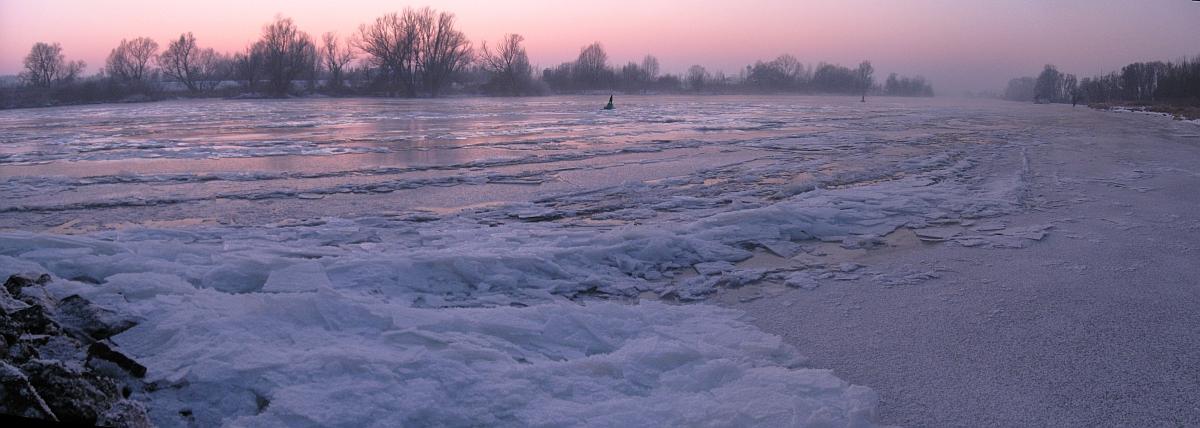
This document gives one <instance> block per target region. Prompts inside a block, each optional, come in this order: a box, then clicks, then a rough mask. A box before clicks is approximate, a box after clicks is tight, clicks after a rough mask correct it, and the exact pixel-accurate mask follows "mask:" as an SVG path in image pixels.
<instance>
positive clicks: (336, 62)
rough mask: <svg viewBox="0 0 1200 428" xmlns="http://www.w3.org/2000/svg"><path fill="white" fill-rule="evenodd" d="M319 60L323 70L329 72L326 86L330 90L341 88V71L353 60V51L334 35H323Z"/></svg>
mask: <svg viewBox="0 0 1200 428" xmlns="http://www.w3.org/2000/svg"><path fill="white" fill-rule="evenodd" d="M321 41H322V42H323V43H322V45H321V59H322V60H323V61H324V63H325V68H326V69H327V70H329V83H328V85H327V86H329V87H332V88H341V87H342V79H343V70H344V69H345V68H346V65H347V64H349V63H350V61H353V60H354V51H352V50H351V49H350V45H349V44H347V43H342V42H341V41H340V40H338V36H337V34H335V33H325V34H324V35H322V36H321Z"/></svg>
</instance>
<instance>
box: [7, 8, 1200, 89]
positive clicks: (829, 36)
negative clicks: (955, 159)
mask: <svg viewBox="0 0 1200 428" xmlns="http://www.w3.org/2000/svg"><path fill="white" fill-rule="evenodd" d="M185 4H186V6H184V5H181V4H179V3H174V2H162V1H151V0H129V1H108V2H97V1H75V0H44V1H12V0H4V1H3V2H0V74H16V73H17V72H18V71H20V67H21V59H22V58H23V57H24V55H25V53H26V52H27V51H28V50H29V47H30V46H31V45H32V44H33V43H35V42H38V41H47V42H59V43H61V44H62V45H63V48H64V53H65V54H66V55H67V57H68V58H72V59H83V60H84V61H86V62H87V63H88V69H87V73H88V74H90V73H93V72H95V71H96V70H97V69H98V68H99V67H100V66H101V65H102V64H103V61H104V57H105V56H106V55H107V54H108V52H109V50H111V49H112V48H113V47H114V46H116V45H117V44H118V43H119V42H120V40H121V39H122V38H133V37H137V36H148V37H151V38H154V39H155V40H158V41H159V42H160V44H161V43H164V41H165V40H168V39H169V38H171V37H176V36H177V35H178V34H180V33H181V32H185V31H191V32H193V33H194V34H195V35H196V37H197V39H198V41H199V43H200V44H201V45H203V46H210V47H214V48H216V49H218V50H221V51H227V52H231V51H235V50H239V49H242V48H243V47H245V46H246V45H247V44H248V43H250V42H251V41H252V40H254V39H255V38H256V37H257V35H258V33H259V30H260V28H261V26H262V25H263V24H264V23H266V22H268V21H269V20H270V19H271V18H272V17H273V16H274V15H276V14H282V15H285V16H290V17H292V18H294V19H295V20H296V23H297V24H298V25H299V26H300V28H301V29H302V30H304V31H306V32H308V33H309V34H313V35H319V34H321V33H324V32H326V31H336V32H338V33H340V34H342V35H348V34H351V33H353V32H354V31H355V29H356V28H357V26H358V25H359V24H361V23H364V22H368V21H369V20H371V19H374V18H375V17H377V16H379V15H381V14H384V13H387V12H391V11H395V10H397V9H401V8H403V7H404V6H406V5H411V6H414V7H420V6H425V5H428V6H431V7H434V8H436V9H439V10H445V11H449V12H453V13H455V14H456V15H457V16H458V19H459V22H460V25H461V26H462V28H463V29H464V31H465V32H466V33H467V35H468V36H469V37H470V38H471V40H472V41H473V42H474V43H475V44H476V45H478V44H479V43H480V42H482V41H485V40H488V41H494V40H496V39H498V38H499V37H501V36H502V35H503V34H504V33H520V34H522V35H524V36H525V38H526V43H527V47H528V49H529V53H530V56H531V59H532V61H533V62H534V63H535V64H536V65H538V66H541V67H546V66H552V65H555V64H557V63H559V62H562V61H565V60H569V59H572V58H574V56H575V55H576V54H577V53H578V51H579V48H580V46H583V45H585V44H587V43H590V42H593V41H600V42H602V43H603V44H604V45H605V47H606V48H607V49H608V51H609V55H610V61H612V62H613V63H616V64H620V63H624V62H625V61H630V60H636V59H638V58H641V56H643V55H645V54H647V53H651V54H654V55H656V56H658V57H659V58H660V60H661V61H662V65H663V70H664V71H667V72H675V73H678V72H681V71H683V70H685V69H686V68H687V67H688V66H689V65H691V64H703V65H705V66H706V67H708V68H709V69H712V70H721V71H725V72H727V73H736V72H737V71H738V70H739V69H740V68H741V67H743V66H745V65H746V64H749V63H752V62H753V61H755V60H758V59H770V58H774V57H775V56H777V55H779V54H782V53H791V54H793V55H796V56H797V57H798V58H800V60H801V61H804V62H805V63H808V64H810V65H811V64H815V63H817V62H820V61H828V62H837V63H845V64H853V63H856V62H858V61H861V60H863V59H870V60H872V61H874V62H875V64H876V65H877V67H878V68H879V69H880V70H881V71H883V72H884V73H886V72H891V71H895V72H900V73H904V74H921V75H925V76H927V77H929V78H931V79H932V80H933V81H934V83H935V85H936V86H937V87H938V88H939V89H946V90H950V91H953V92H957V91H959V90H968V89H969V90H976V89H998V88H999V87H1000V86H1001V85H1003V83H1004V81H1005V80H1006V79H1008V78H1010V77H1012V76H1015V75H1020V74H1023V73H1024V74H1027V73H1031V72H1032V71H1031V70H1037V69H1038V68H1039V67H1040V66H1041V65H1042V64H1044V63H1046V62H1055V63H1057V64H1058V65H1059V67H1060V68H1063V69H1068V70H1074V71H1076V72H1079V73H1084V74H1093V73H1098V72H1101V71H1107V70H1110V69H1113V68H1115V67H1120V66H1121V65H1122V64H1125V63H1128V62H1131V61H1138V60H1148V59H1161V58H1176V57H1180V56H1185V55H1187V56H1191V55H1195V54H1197V53H1200V52H1198V51H1200V25H1197V24H1196V23H1198V22H1200V5H1197V3H1195V2H1189V1H1182V0H1178V1H1167V0H1162V1H1146V2H1130V1H1114V0H1104V1H1056V2H1044V1H1032V0H1010V1H996V2H974V1H970V2H968V1H948V0H920V1H905V2H882V1H862V0H849V1H832V0H830V1H826V0H820V1H771V0H752V1H738V2H729V1H686V2H684V1H679V2H675V1H661V2H638V1H625V0H614V1H604V2H592V3H589V4H583V3H577V2H549V1H533V0H521V1H504V2H477V1H456V0H449V1H445V0H443V1H434V0H431V1H426V2H414V3H407V4H405V3H397V2H384V1H356V2H333V3H331V2H323V1H309V0H304V1H255V2H246V1H228V0H213V1H208V2H200V3H194V2H189V3H185ZM1146 22H1154V23H1156V24H1155V27H1154V28H1153V29H1152V30H1151V29H1148V28H1147V27H1146V26H1145V24H1144V23H1146Z"/></svg>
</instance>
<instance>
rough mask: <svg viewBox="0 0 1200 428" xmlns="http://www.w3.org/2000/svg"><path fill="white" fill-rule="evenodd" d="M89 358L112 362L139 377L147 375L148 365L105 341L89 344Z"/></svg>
mask: <svg viewBox="0 0 1200 428" xmlns="http://www.w3.org/2000/svg"><path fill="white" fill-rule="evenodd" d="M88 358H89V359H90V358H97V359H101V360H105V361H109V362H112V363H113V364H116V365H117V366H118V367H120V368H122V369H125V371H127V372H129V374H131V375H133V376H134V377H137V378H142V377H145V376H146V366H143V365H141V364H139V363H138V362H137V361H134V360H133V359H132V358H129V357H127V356H125V354H122V353H121V352H120V351H117V350H115V349H113V348H112V347H111V346H109V345H108V344H107V343H105V342H96V343H93V344H91V346H88Z"/></svg>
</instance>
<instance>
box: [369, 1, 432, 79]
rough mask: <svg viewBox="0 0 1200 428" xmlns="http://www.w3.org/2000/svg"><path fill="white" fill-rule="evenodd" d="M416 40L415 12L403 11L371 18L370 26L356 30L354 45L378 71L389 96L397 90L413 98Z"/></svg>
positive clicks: (417, 35) (407, 9)
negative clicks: (401, 90)
mask: <svg viewBox="0 0 1200 428" xmlns="http://www.w3.org/2000/svg"><path fill="white" fill-rule="evenodd" d="M418 37H419V34H418V31H417V26H416V12H414V11H413V10H412V9H411V8H406V9H405V10H404V13H403V14H399V13H395V12H393V13H389V14H386V15H383V16H381V17H378V18H375V21H374V22H372V23H371V24H370V25H368V24H363V25H360V26H359V27H358V37H357V38H355V40H354V45H355V47H357V48H358V49H359V50H361V51H363V53H366V54H367V58H368V61H370V63H371V64H372V65H374V66H375V67H377V68H378V69H379V71H380V73H381V75H382V77H383V80H384V81H385V86H386V87H387V89H388V94H389V95H396V94H397V91H398V90H399V89H400V88H401V87H403V88H404V89H405V90H406V92H408V94H409V95H410V96H414V95H416V84H415V83H416V79H415V77H416V67H415V64H416V56H417V55H418V52H417V41H418Z"/></svg>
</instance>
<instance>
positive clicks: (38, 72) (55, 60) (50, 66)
mask: <svg viewBox="0 0 1200 428" xmlns="http://www.w3.org/2000/svg"><path fill="white" fill-rule="evenodd" d="M85 67H87V64H86V63H84V62H83V61H70V62H67V60H66V58H65V57H64V56H63V54H62V45H59V44H58V43H53V44H50V43H42V42H38V43H34V44H33V47H32V48H30V49H29V55H26V56H25V71H22V72H21V75H20V77H21V80H24V81H25V82H26V83H27V84H29V85H32V86H37V87H42V88H49V87H50V86H53V85H54V84H55V83H60V82H69V81H72V80H75V77H77V76H79V74H80V73H82V72H83V69H84V68H85Z"/></svg>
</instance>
